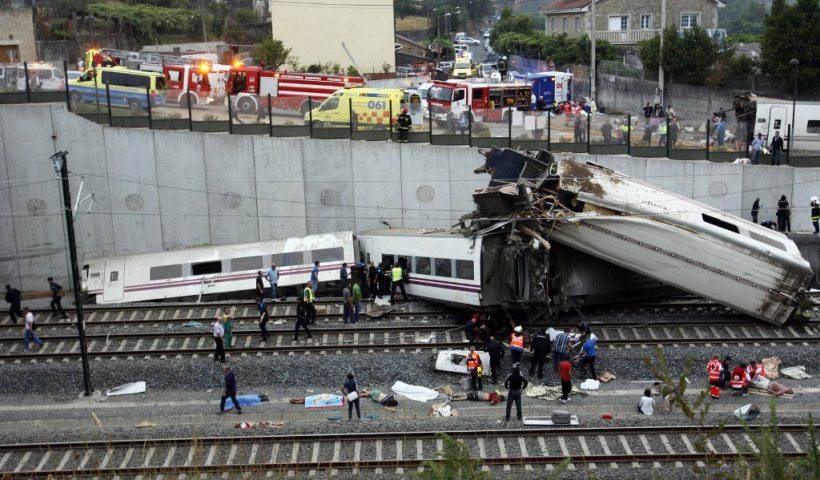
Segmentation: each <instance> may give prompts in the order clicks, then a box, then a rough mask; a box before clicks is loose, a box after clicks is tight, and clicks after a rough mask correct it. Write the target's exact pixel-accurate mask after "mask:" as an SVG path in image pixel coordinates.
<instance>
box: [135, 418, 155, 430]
mask: <svg viewBox="0 0 820 480" xmlns="http://www.w3.org/2000/svg"><path fill="white" fill-rule="evenodd" d="M134 426H135V427H136V428H154V427H156V426H157V424H156V423H154V422H149V421H148V420H143V421H141V422H140V423H138V424H136V425H134Z"/></svg>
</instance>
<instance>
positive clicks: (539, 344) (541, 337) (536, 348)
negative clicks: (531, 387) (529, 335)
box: [530, 331, 552, 379]
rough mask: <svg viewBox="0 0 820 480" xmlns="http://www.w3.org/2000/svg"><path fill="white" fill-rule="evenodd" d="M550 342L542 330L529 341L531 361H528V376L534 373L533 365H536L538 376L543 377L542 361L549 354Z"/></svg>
mask: <svg viewBox="0 0 820 480" xmlns="http://www.w3.org/2000/svg"><path fill="white" fill-rule="evenodd" d="M551 347H552V343H551V342H550V337H549V336H548V335H547V334H546V332H544V331H539V332H538V333H537V334H535V337H533V339H532V343H530V350H531V351H532V363H530V377H532V376H533V375H534V374H535V366H536V365H538V378H539V379H541V378H544V361H545V360H546V359H547V356H548V355H549V354H550V350H551Z"/></svg>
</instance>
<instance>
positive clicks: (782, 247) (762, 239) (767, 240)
mask: <svg viewBox="0 0 820 480" xmlns="http://www.w3.org/2000/svg"><path fill="white" fill-rule="evenodd" d="M749 236H750V237H752V238H753V239H755V240H757V241H758V242H762V243H765V244H766V245H770V246H772V247H775V248H777V249H779V250H783V251H784V252H785V251H786V246H785V245H783V243H782V242H778V241H777V240H775V239H773V238H769V237H766V236H764V235H759V234H757V233H755V232H749Z"/></svg>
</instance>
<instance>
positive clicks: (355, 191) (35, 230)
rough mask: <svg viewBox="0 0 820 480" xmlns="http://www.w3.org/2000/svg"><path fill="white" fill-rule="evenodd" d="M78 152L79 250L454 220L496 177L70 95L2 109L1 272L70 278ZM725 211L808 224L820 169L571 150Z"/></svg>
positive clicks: (418, 154)
mask: <svg viewBox="0 0 820 480" xmlns="http://www.w3.org/2000/svg"><path fill="white" fill-rule="evenodd" d="M58 150H67V151H68V152H69V156H68V162H69V169H70V171H71V172H72V178H71V184H72V197H73V198H74V199H76V198H77V194H78V189H79V187H80V180H81V179H83V183H84V184H83V192H84V193H83V195H85V194H86V193H88V192H93V193H94V200H95V201H94V205H93V207H92V209H91V211H90V212H87V211H86V210H87V207H88V204H87V203H86V204H84V205H81V206H80V208H79V211H78V214H77V219H76V232H77V241H78V249H79V254H80V258H81V261H82V260H84V259H90V258H96V257H101V256H115V255H123V254H130V253H139V252H150V251H158V250H163V249H171V248H179V247H186V246H194V245H204V244H225V243H236V242H250V241H256V240H259V239H271V238H280V237H287V236H301V235H305V234H310V233H320V232H327V231H335V230H343V229H352V230H354V231H363V230H367V229H372V228H380V227H382V226H383V225H382V222H383V221H385V222H388V223H390V224H391V225H392V226H407V227H446V226H449V225H452V224H453V223H455V221H456V220H457V219H458V218H459V217H460V216H461V215H462V214H464V213H466V212H468V211H470V210H472V199H471V196H470V194H471V192H472V190H473V189H474V188H477V187H481V186H483V185H485V184H486V181H487V178H486V177H485V176H481V175H475V174H473V173H472V171H473V169H474V168H476V167H477V166H478V165H480V164H481V162H482V157H481V155H480V154H479V152H478V150H477V149H475V148H469V147H463V146H460V147H446V146H430V145H425V144H406V145H399V144H395V143H382V142H364V141H353V142H351V141H348V140H311V139H306V138H270V137H251V136H242V135H233V136H231V135H227V134H209V133H190V132H180V131H163V130H153V131H151V130H143V129H125V128H110V127H102V126H99V125H97V124H94V123H92V122H88V121H86V120H83V119H82V118H79V117H77V116H74V115H72V114H70V113H68V112H66V111H65V110H64V109H63V106H62V105H36V104H32V105H7V106H0V282H6V283H11V284H13V285H15V286H21V289H22V290H44V289H45V288H46V283H45V278H46V277H47V276H49V275H53V276H54V277H55V278H56V279H57V281H58V282H63V284H64V285H67V284H68V281H67V280H66V278H67V272H68V266H67V252H66V240H65V234H64V217H63V211H62V207H61V196H60V189H59V184H58V181H57V180H56V179H55V178H54V173H53V171H52V168H51V165H50V162H49V160H48V158H49V156H50V155H52V154H53V153H54V152H56V151H58ZM574 157H575V158H576V160H579V161H593V162H598V163H600V164H602V165H604V166H607V167H609V168H613V169H615V170H620V171H622V172H624V173H627V174H629V175H633V176H636V177H640V178H645V179H647V180H648V181H650V182H653V183H655V184H657V185H659V186H661V187H663V188H666V189H669V190H671V191H674V192H677V193H679V194H681V195H684V196H687V197H693V198H696V199H698V200H700V201H702V202H703V203H706V204H709V205H713V206H715V207H718V208H721V209H723V210H726V211H727V212H730V213H733V214H736V215H741V216H743V217H744V218H750V216H749V209H750V208H751V205H752V202H753V201H754V198H755V197H758V196H759V197H760V199H761V202H762V204H763V205H764V208H763V212H761V220H764V219H766V218H768V217H771V218H774V209H773V208H772V207H774V206H775V205H776V200H777V198H779V196H780V195H781V194H785V195H786V196H787V197H788V198H789V200H790V201H791V202H792V204H793V208H792V228H793V230H801V231H809V230H811V223H810V221H809V209H808V204H809V198H810V197H811V196H812V195H820V169H816V168H801V169H794V168H791V167H769V166H754V165H734V164H718V163H708V162H705V161H683V160H667V159H644V158H632V157H627V156H617V155H615V156H608V155H597V156H596V155H592V156H587V155H580V154H576V155H574Z"/></svg>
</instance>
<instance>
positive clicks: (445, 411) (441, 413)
mask: <svg viewBox="0 0 820 480" xmlns="http://www.w3.org/2000/svg"><path fill="white" fill-rule="evenodd" d="M430 416H431V417H457V416H458V410H456V409H455V408H452V407H451V406H450V403H449V402H442V403H436V404H435V405H433V406H432V407H430Z"/></svg>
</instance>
